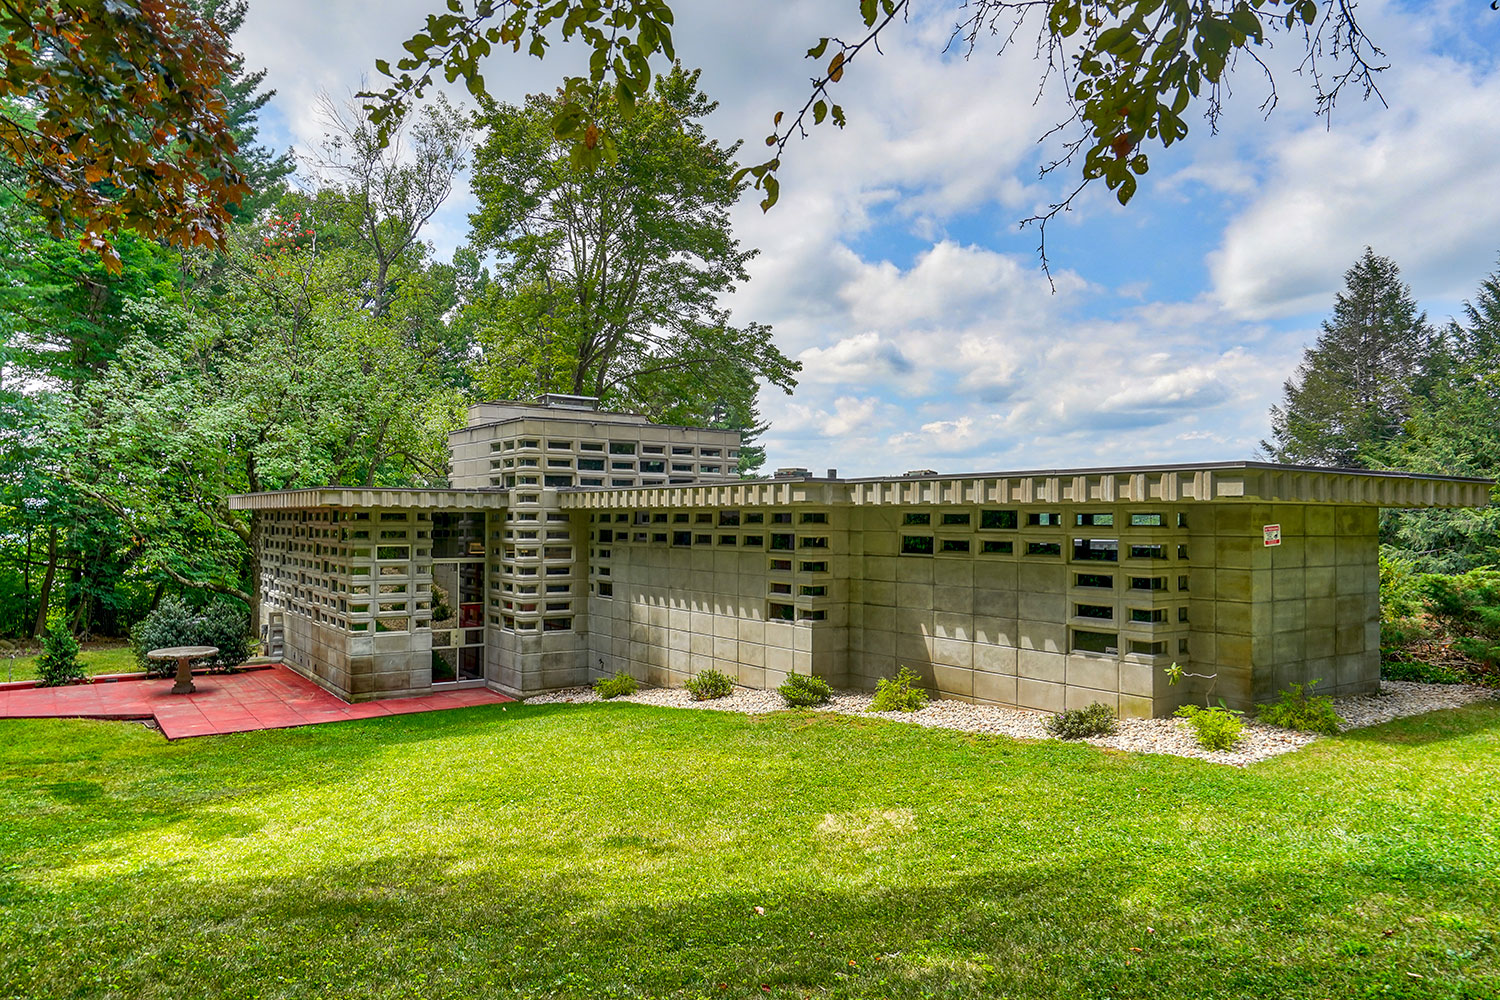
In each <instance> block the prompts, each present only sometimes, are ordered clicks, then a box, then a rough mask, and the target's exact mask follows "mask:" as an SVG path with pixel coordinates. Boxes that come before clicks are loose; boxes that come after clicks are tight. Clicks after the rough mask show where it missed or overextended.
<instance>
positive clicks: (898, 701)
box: [870, 667, 927, 712]
mask: <svg viewBox="0 0 1500 1000" xmlns="http://www.w3.org/2000/svg"><path fill="white" fill-rule="evenodd" d="M921 682H922V678H921V677H920V676H919V675H918V674H917V672H916V671H915V670H912V669H911V668H910V667H902V668H901V669H900V670H897V671H896V676H895V677H882V678H880V680H878V681H876V682H875V697H874V698H873V699H871V701H870V711H872V712H915V711H916V710H917V709H919V708H922V707H923V706H925V705H926V704H927V692H926V691H924V690H923V689H922V683H921Z"/></svg>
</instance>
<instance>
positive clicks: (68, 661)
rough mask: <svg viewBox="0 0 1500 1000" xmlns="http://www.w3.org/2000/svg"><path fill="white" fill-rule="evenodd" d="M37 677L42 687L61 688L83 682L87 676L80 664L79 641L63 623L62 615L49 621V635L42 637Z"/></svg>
mask: <svg viewBox="0 0 1500 1000" xmlns="http://www.w3.org/2000/svg"><path fill="white" fill-rule="evenodd" d="M36 675H37V677H38V678H40V680H41V685H42V687H60V686H62V685H63V684H71V683H72V682H73V681H81V680H83V679H84V678H85V677H86V676H87V675H86V674H85V673H84V672H83V664H82V663H79V662H78V640H77V639H75V638H73V631H72V630H71V629H69V628H68V626H67V625H66V624H64V623H63V619H62V616H61V615H54V616H52V617H51V618H49V619H47V634H46V635H44V636H42V655H41V656H40V657H39V658H38V659H37V661H36Z"/></svg>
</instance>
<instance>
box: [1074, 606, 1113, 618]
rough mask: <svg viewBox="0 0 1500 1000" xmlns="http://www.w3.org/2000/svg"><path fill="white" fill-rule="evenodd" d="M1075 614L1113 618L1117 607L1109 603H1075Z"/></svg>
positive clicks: (1080, 616)
mask: <svg viewBox="0 0 1500 1000" xmlns="http://www.w3.org/2000/svg"><path fill="white" fill-rule="evenodd" d="M1073 614H1075V615H1077V616H1078V617H1079V618H1105V619H1111V618H1114V616H1115V609H1114V608H1112V607H1110V606H1109V605H1108V604H1075V605H1074V606H1073Z"/></svg>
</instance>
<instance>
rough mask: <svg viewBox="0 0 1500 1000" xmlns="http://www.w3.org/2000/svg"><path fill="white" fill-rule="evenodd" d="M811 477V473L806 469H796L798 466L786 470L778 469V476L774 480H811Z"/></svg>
mask: <svg viewBox="0 0 1500 1000" xmlns="http://www.w3.org/2000/svg"><path fill="white" fill-rule="evenodd" d="M809 475H810V473H808V471H807V470H806V469H803V468H800V467H796V466H789V467H788V468H785V469H777V470H776V475H775V476H774V477H773V478H775V479H807V478H809Z"/></svg>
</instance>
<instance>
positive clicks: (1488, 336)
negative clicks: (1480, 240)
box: [1261, 247, 1500, 573]
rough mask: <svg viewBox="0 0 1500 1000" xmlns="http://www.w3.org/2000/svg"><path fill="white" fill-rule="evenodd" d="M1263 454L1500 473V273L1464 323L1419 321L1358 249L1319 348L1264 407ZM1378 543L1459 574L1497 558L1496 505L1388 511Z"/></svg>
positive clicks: (1391, 277) (1394, 281)
mask: <svg viewBox="0 0 1500 1000" xmlns="http://www.w3.org/2000/svg"><path fill="white" fill-rule="evenodd" d="M1261 450H1262V452H1263V453H1264V454H1265V455H1266V456H1267V457H1269V458H1271V459H1273V460H1275V461H1279V462H1289V463H1293V464H1303V465H1319V466H1331V467H1337V468H1347V469H1401V470H1405V471H1408V472H1421V473H1433V474H1441V475H1453V476H1473V477H1477V478H1481V479H1490V480H1495V479H1496V478H1497V476H1500V271H1495V272H1492V273H1491V274H1489V275H1488V276H1486V277H1485V278H1484V279H1483V281H1481V282H1480V285H1479V289H1478V291H1477V292H1476V293H1475V295H1474V297H1473V298H1472V299H1469V300H1468V301H1466V302H1465V303H1464V306H1463V309H1462V312H1461V315H1459V316H1457V317H1454V318H1452V319H1450V320H1448V322H1446V323H1443V324H1434V323H1432V322H1430V321H1429V320H1428V318H1427V314H1426V313H1425V312H1423V311H1422V310H1421V309H1420V308H1419V307H1418V305H1417V303H1416V301H1415V300H1414V299H1413V297H1412V292H1411V287H1410V285H1408V284H1406V283H1405V282H1403V281H1402V280H1401V273H1400V270H1399V268H1398V267H1397V266H1396V263H1395V262H1394V261H1393V260H1391V259H1390V258H1388V257H1382V256H1380V255H1378V254H1376V253H1375V252H1374V251H1373V250H1371V249H1370V248H1368V247H1367V248H1366V249H1365V252H1364V254H1363V255H1362V256H1361V257H1360V259H1359V260H1358V261H1356V262H1355V264H1354V266H1353V267H1351V268H1350V269H1349V270H1348V271H1347V272H1346V273H1345V275H1344V289H1343V290H1342V291H1341V292H1339V294H1338V296H1337V298H1336V299H1335V301H1334V306H1333V312H1332V314H1331V315H1330V316H1329V317H1328V318H1327V319H1326V320H1324V321H1323V324H1322V330H1321V333H1320V334H1319V336H1318V339H1317V342H1316V343H1315V344H1313V345H1312V346H1311V347H1309V348H1307V349H1306V351H1305V352H1304V355H1303V359H1302V363H1301V364H1300V365H1299V366H1298V368H1297V370H1296V372H1295V374H1293V376H1292V377H1291V378H1289V379H1288V380H1287V381H1286V384H1285V386H1284V387H1283V397H1282V401H1281V403H1280V405H1278V406H1275V407H1272V409H1271V437H1270V438H1269V439H1268V440H1266V441H1262V442H1261ZM1381 535H1382V538H1381V540H1382V542H1383V543H1384V545H1385V546H1386V547H1387V549H1388V551H1389V553H1390V554H1393V555H1397V556H1400V557H1403V558H1405V559H1407V560H1409V561H1410V562H1411V563H1413V564H1414V565H1415V566H1416V567H1417V568H1418V569H1420V570H1422V571H1425V572H1434V573H1457V572H1463V571H1465V570H1468V569H1472V568H1474V567H1476V566H1484V565H1491V564H1494V563H1495V562H1496V561H1497V560H1500V505H1497V504H1495V503H1491V504H1490V505H1489V506H1488V507H1485V508H1482V509H1479V510H1456V511H1450V510H1409V511H1394V510H1393V511H1385V512H1384V513H1383V514H1382V518H1381Z"/></svg>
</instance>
